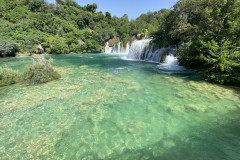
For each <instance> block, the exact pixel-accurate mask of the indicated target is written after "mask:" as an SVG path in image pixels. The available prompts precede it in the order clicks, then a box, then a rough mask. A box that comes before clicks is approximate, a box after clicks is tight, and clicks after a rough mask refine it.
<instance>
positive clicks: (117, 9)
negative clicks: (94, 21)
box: [46, 0, 177, 19]
mask: <svg viewBox="0 0 240 160" xmlns="http://www.w3.org/2000/svg"><path fill="white" fill-rule="evenodd" d="M46 1H47V2H49V3H54V2H55V0H46ZM75 1H76V2H77V3H78V4H80V5H81V6H84V5H86V4H92V3H96V4H97V5H98V10H97V11H102V12H103V13H105V12H107V11H108V12H110V13H111V14H112V16H117V17H121V16H123V15H124V14H127V15H128V16H129V19H135V18H137V17H139V16H140V15H141V14H142V13H147V12H148V11H152V12H154V11H158V10H160V9H162V8H167V9H170V8H171V7H172V6H173V5H174V4H175V3H176V2H177V0H75Z"/></svg>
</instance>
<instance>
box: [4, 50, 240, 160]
mask: <svg viewBox="0 0 240 160" xmlns="http://www.w3.org/2000/svg"><path fill="white" fill-rule="evenodd" d="M53 58H54V59H55V65H56V67H57V69H58V70H59V71H60V72H61V74H62V79H61V80H58V81H53V82H50V83H47V84H43V85H39V86H24V85H20V84H16V85H12V86H8V87H2V88H0V159H93V160H96V159H119V160H128V159H129V160H135V159H136V160H138V159H142V160H145V159H150V160H152V159H156V160H159V159H168V160H175V159H184V160H188V159H189V160H192V159H194V160H203V159H204V160H208V159H209V160H215V159H216V160H221V159H227V160H231V159H232V160H237V159H239V157H240V125H239V122H240V103H239V102H240V91H239V90H238V89H232V88H229V87H222V86H218V85H213V84H210V83H207V82H205V81H203V80H202V79H201V77H200V76H198V75H196V74H194V73H191V72H186V73H185V72H182V73H181V72H170V71H166V70H159V69H158V67H157V65H156V64H149V63H144V62H131V61H124V60H121V59H120V58H119V57H117V56H115V55H106V54H102V55H60V56H53ZM30 63H31V61H30V59H29V58H10V59H0V65H5V64H6V65H8V66H10V67H12V68H13V69H16V70H19V71H20V72H22V71H23V70H24V68H25V67H26V65H27V64H30Z"/></svg>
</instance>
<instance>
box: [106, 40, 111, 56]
mask: <svg viewBox="0 0 240 160" xmlns="http://www.w3.org/2000/svg"><path fill="white" fill-rule="evenodd" d="M105 53H112V47H109V45H108V42H107V44H106V47H105Z"/></svg>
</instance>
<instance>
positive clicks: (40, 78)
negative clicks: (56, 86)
mask: <svg viewBox="0 0 240 160" xmlns="http://www.w3.org/2000/svg"><path fill="white" fill-rule="evenodd" d="M60 77H61V76H60V74H59V73H58V72H57V71H56V70H55V69H54V67H53V59H49V60H46V59H45V58H44V56H35V57H33V64H32V65H31V66H29V67H28V68H27V70H26V71H25V72H24V73H23V75H22V81H23V82H24V83H26V84H30V85H36V84H41V83H46V82H49V81H52V80H56V79H59V78H60Z"/></svg>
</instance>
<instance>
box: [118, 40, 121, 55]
mask: <svg viewBox="0 0 240 160" xmlns="http://www.w3.org/2000/svg"><path fill="white" fill-rule="evenodd" d="M118 53H121V42H119V43H118Z"/></svg>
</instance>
